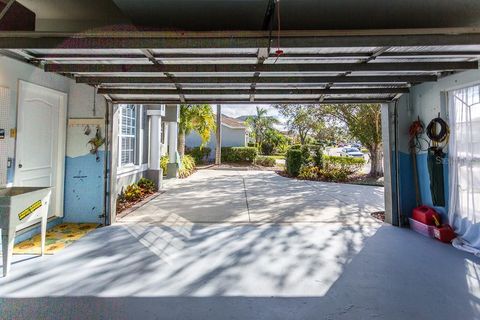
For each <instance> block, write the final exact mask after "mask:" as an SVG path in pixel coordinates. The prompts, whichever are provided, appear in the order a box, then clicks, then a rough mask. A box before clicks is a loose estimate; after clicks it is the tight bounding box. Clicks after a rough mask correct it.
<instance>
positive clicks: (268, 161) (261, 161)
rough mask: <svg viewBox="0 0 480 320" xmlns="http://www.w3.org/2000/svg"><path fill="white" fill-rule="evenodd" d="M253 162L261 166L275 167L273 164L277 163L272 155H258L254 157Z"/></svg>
mask: <svg viewBox="0 0 480 320" xmlns="http://www.w3.org/2000/svg"><path fill="white" fill-rule="evenodd" d="M255 163H256V164H258V165H259V166H263V167H275V165H276V164H277V161H276V160H275V158H274V157H269V156H258V157H257V158H256V159H255Z"/></svg>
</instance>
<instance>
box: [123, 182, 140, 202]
mask: <svg viewBox="0 0 480 320" xmlns="http://www.w3.org/2000/svg"><path fill="white" fill-rule="evenodd" d="M142 195H143V192H142V189H141V188H140V187H139V186H138V185H137V184H136V183H133V184H131V185H128V186H127V187H126V188H125V190H124V192H123V198H124V199H125V200H126V201H128V202H134V201H137V200H140V199H141V198H142Z"/></svg>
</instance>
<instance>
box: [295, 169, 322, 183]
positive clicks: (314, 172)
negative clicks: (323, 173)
mask: <svg viewBox="0 0 480 320" xmlns="http://www.w3.org/2000/svg"><path fill="white" fill-rule="evenodd" d="M320 170H321V169H320V168H317V167H311V166H302V167H301V168H300V172H299V174H298V177H299V178H300V179H305V180H317V179H318V178H319V174H320Z"/></svg>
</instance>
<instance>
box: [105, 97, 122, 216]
mask: <svg viewBox="0 0 480 320" xmlns="http://www.w3.org/2000/svg"><path fill="white" fill-rule="evenodd" d="M107 108H109V119H108V129H107V130H108V136H109V137H110V139H109V140H108V141H107V145H106V146H105V147H106V148H107V149H108V151H109V158H108V160H109V164H108V166H109V169H108V172H109V178H110V181H109V185H108V196H109V198H110V200H109V201H110V204H109V213H110V219H108V220H109V221H108V222H109V224H113V223H115V220H116V215H117V197H118V193H117V167H118V130H119V128H118V121H119V108H118V105H117V104H114V103H112V102H111V101H107Z"/></svg>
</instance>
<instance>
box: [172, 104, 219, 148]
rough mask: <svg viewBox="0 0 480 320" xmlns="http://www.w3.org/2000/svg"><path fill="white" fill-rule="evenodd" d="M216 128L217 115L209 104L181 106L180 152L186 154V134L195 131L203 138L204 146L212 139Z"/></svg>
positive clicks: (179, 125) (179, 126)
mask: <svg viewBox="0 0 480 320" xmlns="http://www.w3.org/2000/svg"><path fill="white" fill-rule="evenodd" d="M213 130H215V115H214V113H213V111H212V108H211V107H210V105H209V104H187V105H181V106H180V122H179V124H178V148H177V149H178V153H179V154H180V156H181V157H183V155H184V154H185V136H186V135H187V134H189V133H190V132H192V131H195V132H196V133H198V135H199V136H200V139H202V145H201V146H202V147H203V146H205V145H206V144H207V142H208V141H209V140H210V135H211V132H212V131H213Z"/></svg>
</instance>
